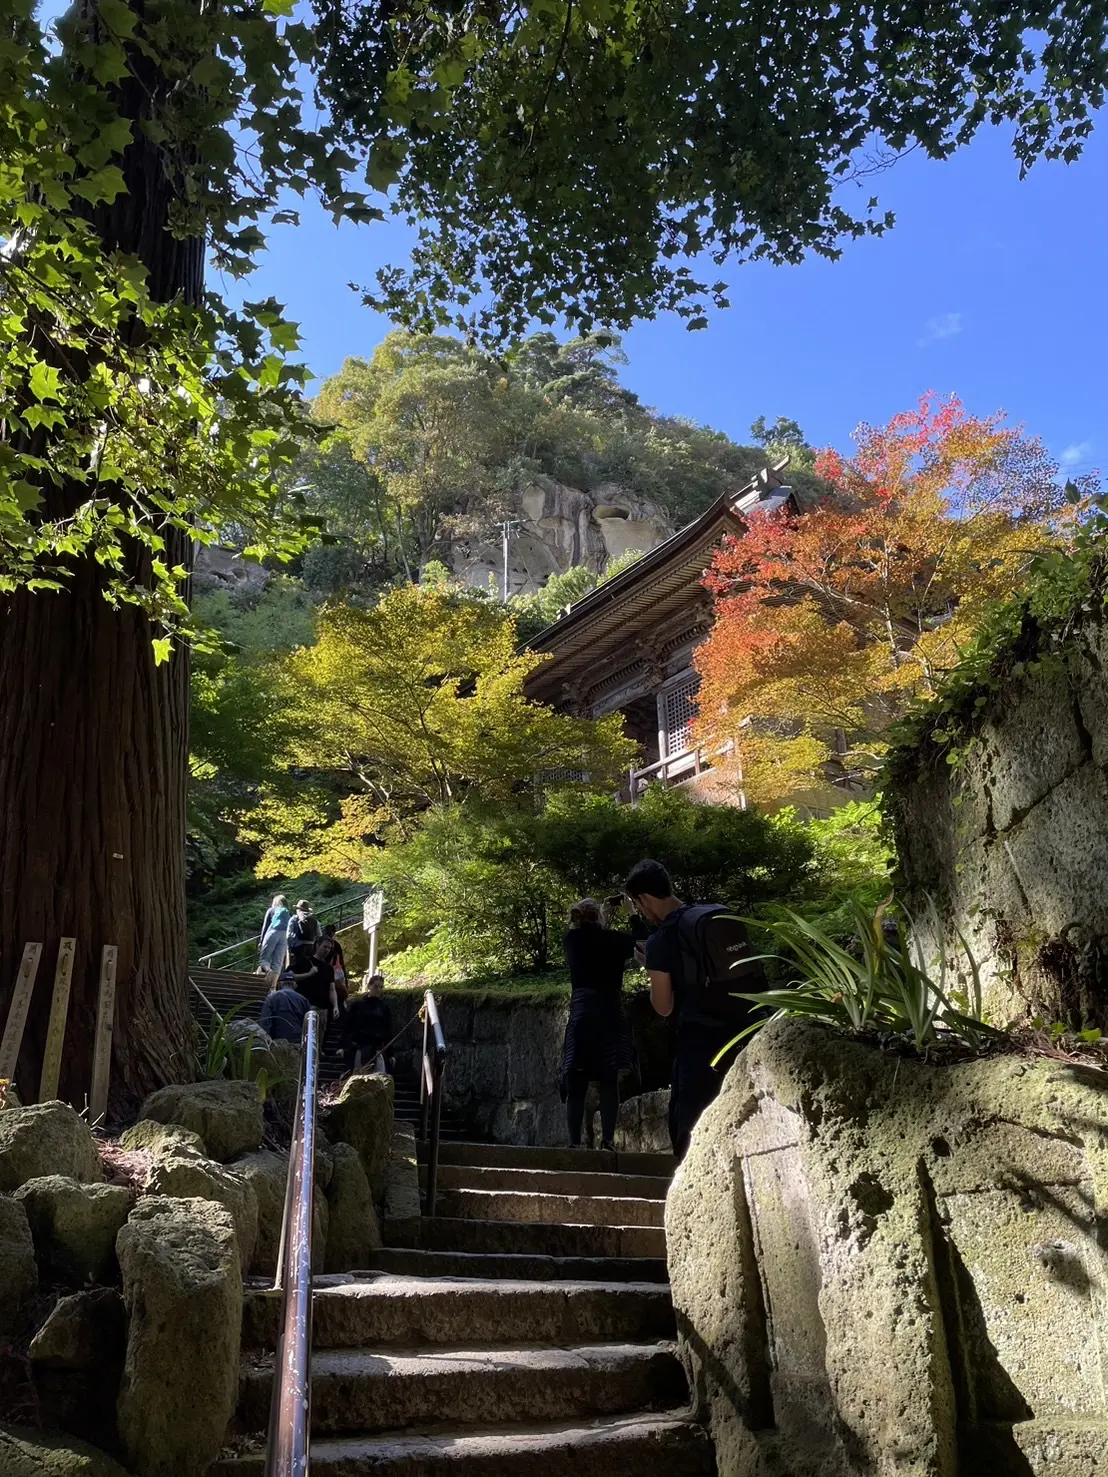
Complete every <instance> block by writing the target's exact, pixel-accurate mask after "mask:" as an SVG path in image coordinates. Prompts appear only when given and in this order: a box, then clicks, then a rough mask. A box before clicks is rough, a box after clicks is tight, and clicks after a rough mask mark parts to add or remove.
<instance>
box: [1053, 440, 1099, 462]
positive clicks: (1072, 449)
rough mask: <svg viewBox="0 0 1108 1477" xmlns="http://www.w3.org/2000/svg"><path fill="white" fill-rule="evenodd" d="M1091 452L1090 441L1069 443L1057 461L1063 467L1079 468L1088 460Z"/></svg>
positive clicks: (1091, 444)
mask: <svg viewBox="0 0 1108 1477" xmlns="http://www.w3.org/2000/svg"><path fill="white" fill-rule="evenodd" d="M1092 451H1093V443H1092V442H1091V441H1071V442H1070V444H1069V445H1068V446H1067V447H1066V449H1065V451H1063V453H1062V455H1061V456H1060V457H1059V458H1058V460H1059V462H1060V463H1061V464H1062V466H1063V467H1067V468H1068V467H1079V466H1080V465H1081V463H1082V462H1087V461H1088V460H1089V457H1090V456H1091V455H1092Z"/></svg>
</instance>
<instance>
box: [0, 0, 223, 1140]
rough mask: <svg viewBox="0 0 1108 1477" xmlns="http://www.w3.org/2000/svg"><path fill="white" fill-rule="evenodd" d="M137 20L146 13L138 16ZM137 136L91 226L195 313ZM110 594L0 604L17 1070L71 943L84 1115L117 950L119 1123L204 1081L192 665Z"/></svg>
mask: <svg viewBox="0 0 1108 1477" xmlns="http://www.w3.org/2000/svg"><path fill="white" fill-rule="evenodd" d="M132 8H133V9H136V10H138V11H139V12H140V14H141V10H142V6H141V3H140V4H136V5H133V7H132ZM80 10H81V15H82V19H83V20H84V22H85V24H86V25H87V26H88V27H89V29H90V31H91V32H93V33H95V28H96V5H95V0H82V3H81V6H80ZM166 85H167V84H166V82H165V79H164V78H161V77H160V76H159V74H157V73H156V71H155V70H154V68H153V66H152V65H151V64H150V63H149V62H148V61H146V60H145V59H142V58H140V57H137V56H136V75H134V76H132V77H130V78H128V79H127V80H126V81H125V82H124V83H123V84H122V86H121V87H120V88H119V89H118V92H117V93H116V102H117V106H118V108H119V111H120V113H121V114H122V115H124V116H126V117H129V118H131V119H132V120H138V119H140V118H142V117H143V116H148V115H149V114H150V113H151V112H152V111H153V110H155V109H156V108H157V106H158V105H159V103H160V101H161V98H160V86H161V87H162V88H164V87H165V86H166ZM133 133H134V135H135V142H133V143H132V144H131V145H130V147H129V148H128V149H127V152H126V154H125V156H124V160H123V164H122V168H123V173H124V178H125V180H126V183H127V193H126V194H123V195H120V196H119V198H118V200H117V201H116V202H114V203H113V204H112V205H110V206H101V207H98V208H97V209H95V210H94V211H90V213H89V218H90V220H91V221H92V223H93V224H94V226H95V227H96V229H97V231H98V233H99V235H100V236H101V239H102V240H103V242H104V244H105V246H106V247H107V248H108V249H118V250H120V251H123V252H127V253H131V254H133V255H135V256H137V257H139V258H140V259H141V260H142V261H143V262H144V263H145V264H146V266H147V268H148V270H149V273H150V276H149V285H150V289H151V292H152V295H153V296H154V297H156V298H157V299H158V300H159V301H163V302H167V301H171V300H173V299H180V300H182V301H184V302H187V303H190V304H196V303H198V302H199V300H200V295H201V292H202V289H203V277H204V243H203V241H202V240H198V239H197V240H177V239H174V237H173V236H172V235H171V234H170V233H169V232H168V231H167V229H166V225H167V221H168V218H169V210H170V207H171V205H172V201H173V185H172V183H171V179H170V177H169V175H168V174H167V172H166V169H165V164H164V160H163V158H162V155H161V154H160V152H159V150H158V149H157V148H156V147H154V146H152V145H151V144H150V143H149V142H148V141H147V140H146V139H145V137H144V136H143V134H142V131H141V129H140V128H137V127H136V128H135V129H134V130H133ZM135 332H136V333H141V332H142V326H141V324H136V326H135ZM89 495H90V491H89V488H88V487H87V486H84V485H81V484H74V485H70V486H63V487H60V488H52V487H48V488H47V489H46V495H45V503H44V507H43V509H42V513H43V516H45V517H49V518H53V517H59V516H61V517H64V516H67V515H68V514H70V513H71V512H72V511H73V509H74V508H75V507H77V506H78V505H79V504H80V503H81V502H83V501H84V499H85V498H87V497H88V496H89ZM97 495H99V496H108V495H110V489H109V488H104V487H101V488H99V489H98V492H97ZM165 536H166V544H167V548H166V557H167V561H168V562H169V563H170V564H171V565H173V564H177V563H180V564H183V565H185V566H186V567H187V566H188V563H189V551H190V544H189V541H188V539H187V538H186V537H184V535H182V534H181V533H180V532H176V531H171V530H165ZM134 564H135V568H136V569H137V570H139V571H140V574H141V571H142V570H143V569H145V568H146V567H147V565H146V559H145V552H144V551H142V550H136V551H135V555H134ZM101 591H102V575H101V571H100V568H99V566H98V565H97V564H96V563H95V561H94V560H92V559H82V560H79V561H76V562H75V564H74V571H73V577H72V580H71V581H70V583H69V586H68V588H67V589H66V590H65V591H64V593H60V594H42V593H40V594H28V593H27V592H25V591H19V592H17V593H15V594H14V595H11V596H8V597H4V598H3V599H0V796H2V797H3V798H2V801H0V1019H2V1020H6V1018H7V1012H8V1007H9V1003H10V1001H11V997H12V988H13V983H14V980H15V975H16V970H17V968H18V964H19V960H20V957H21V954H22V950H23V946H24V944H25V943H27V942H31V941H38V942H41V943H42V944H43V946H44V947H43V955H42V962H41V964H40V966H39V975H38V981H37V984H36V987H35V991H34V994H33V996H32V1002H31V1011H30V1015H29V1018H28V1023H27V1029H26V1032H25V1035H24V1039H23V1048H22V1051H21V1053H20V1058H19V1068H18V1072H17V1085H18V1089H19V1092H20V1095H21V1098H22V1101H23V1102H34V1101H35V1100H36V1099H37V1095H38V1088H39V1074H40V1071H41V1065H42V1055H43V1048H44V1044H45V1040H46V1031H47V1023H48V1019H49V1012H50V1000H51V994H52V983H53V975H54V966H55V961H56V959H57V953H58V943H59V940H60V939H61V938H63V937H65V936H71V937H74V938H76V940H77V950H76V957H75V961H74V969H73V983H72V990H71V994H70V1005H69V1018H68V1027H67V1031H66V1038H65V1050H64V1053H63V1061H62V1077H61V1086H60V1092H61V1095H62V1097H63V1098H65V1099H67V1100H68V1101H70V1102H72V1103H73V1104H74V1105H75V1106H77V1107H83V1106H84V1105H85V1102H86V1098H87V1095H88V1092H89V1089H90V1086H91V1066H92V1054H93V1045H94V1036H95V1029H96V1015H97V1003H98V997H99V975H100V958H101V950H102V948H103V946H104V945H105V944H115V945H117V946H118V949H119V956H118V968H117V1004H116V1012H115V1031H114V1037H113V1044H112V1076H111V1088H110V1103H111V1106H112V1110H113V1111H114V1112H116V1113H118V1112H121V1111H123V1110H125V1109H127V1108H129V1107H131V1106H132V1105H133V1104H134V1103H135V1102H136V1101H137V1100H138V1099H140V1098H141V1097H143V1096H145V1094H146V1093H148V1092H149V1091H151V1090H152V1089H154V1088H156V1087H158V1086H160V1085H162V1084H164V1083H165V1082H168V1081H174V1080H176V1081H181V1080H186V1079H188V1078H190V1077H191V1076H192V1075H193V1071H192V1050H191V1045H192V1038H191V1023H190V1019H189V998H188V984H187V979H186V968H187V952H186V948H187V945H186V927H185V888H184V868H185V856H184V850H185V791H186V784H187V779H188V698H189V663H188V657H187V654H186V653H185V652H184V651H183V650H181V649H180V648H178V649H177V650H176V651H175V653H174V655H173V657H172V659H171V661H170V662H169V663H168V664H166V665H164V666H162V667H160V668H159V667H156V666H155V664H154V656H153V650H152V647H151V638H152V636H153V635H154V634H155V633H154V632H153V631H152V629H151V627H150V625H149V622H148V621H147V619H146V618H145V616H143V615H142V614H141V612H139V611H137V610H135V609H132V608H129V607H125V608H123V609H121V610H115V609H113V608H112V607H111V606H110V605H108V604H107V603H106V602H105V601H104V599H103V598H102V593H101Z"/></svg>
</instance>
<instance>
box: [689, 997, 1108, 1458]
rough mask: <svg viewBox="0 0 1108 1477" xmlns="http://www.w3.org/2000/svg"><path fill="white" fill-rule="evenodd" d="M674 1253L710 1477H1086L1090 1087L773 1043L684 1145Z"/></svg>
mask: <svg viewBox="0 0 1108 1477" xmlns="http://www.w3.org/2000/svg"><path fill="white" fill-rule="evenodd" d="M666 1234H667V1242H668V1249H669V1251H668V1254H669V1268H670V1280H671V1284H672V1287H673V1297H674V1303H675V1306H676V1310H677V1315H678V1327H679V1330H680V1334H681V1340H682V1344H683V1346H684V1351H685V1355H686V1358H687V1360H688V1362H689V1365H690V1368H691V1371H692V1375H693V1388H694V1391H695V1395H696V1399H697V1403H698V1406H699V1410H700V1414H701V1415H702V1416H704V1417H705V1418H706V1419H707V1420H708V1422H709V1424H710V1427H711V1430H712V1434H713V1436H714V1438H715V1443H716V1452H717V1460H718V1466H719V1474H720V1477H740V1474H741V1477H747V1474H751V1473H756V1472H763V1471H764V1472H769V1471H771V1470H772V1471H787V1472H789V1473H804V1474H807V1473H809V1472H812V1473H815V1472H819V1473H823V1472H827V1473H835V1474H837V1477H862V1474H872V1473H892V1472H897V1473H913V1474H920V1477H923V1474H928V1477H955V1474H965V1473H970V1472H973V1473H977V1472H982V1473H986V1472H987V1473H988V1474H989V1477H1009V1474H1011V1477H1016V1474H1027V1473H1029V1472H1031V1471H1032V1470H1033V1471H1034V1472H1035V1474H1036V1477H1073V1474H1075V1473H1078V1472H1081V1473H1085V1472H1088V1473H1092V1472H1094V1471H1095V1470H1096V1462H1095V1461H1094V1462H1093V1463H1092V1464H1091V1465H1090V1461H1089V1457H1090V1453H1091V1452H1094V1451H1096V1450H1099V1449H1103V1446H1104V1444H1105V1441H1106V1439H1108V1398H1106V1391H1105V1383H1104V1379H1103V1376H1102V1372H1101V1363H1100V1353H1099V1347H1100V1344H1099V1341H1100V1334H1101V1327H1102V1321H1103V1315H1102V1312H1101V1309H1102V1306H1103V1303H1102V1299H1103V1297H1104V1295H1105V1293H1106V1292H1108V1075H1106V1074H1103V1073H1099V1072H1092V1071H1088V1070H1085V1069H1083V1068H1081V1067H1078V1066H1074V1065H1071V1064H1069V1063H1066V1062H1060V1061H1054V1060H1049V1059H1042V1058H1040V1059H1029V1058H1026V1057H1023V1056H1018V1055H1000V1056H995V1057H991V1058H987V1059H984V1060H970V1061H962V1062H961V1063H953V1064H946V1065H931V1064H929V1063H924V1062H920V1061H916V1060H912V1059H906V1058H903V1057H901V1056H899V1055H897V1054H894V1053H892V1052H883V1051H881V1050H878V1049H877V1048H875V1047H872V1046H868V1045H864V1044H861V1043H859V1042H855V1041H852V1040H849V1039H847V1038H846V1037H844V1036H842V1035H839V1034H836V1033H833V1032H831V1031H829V1030H825V1029H822V1028H818V1027H813V1026H805V1025H801V1024H798V1023H796V1022H793V1023H784V1022H782V1023H778V1024H775V1025H773V1026H769V1027H767V1028H765V1029H764V1030H763V1031H762V1032H761V1033H760V1034H759V1035H758V1036H757V1037H756V1038H755V1039H754V1042H753V1043H752V1044H751V1045H750V1046H749V1047H748V1048H747V1049H746V1051H745V1052H743V1053H742V1055H741V1056H740V1057H739V1059H738V1061H737V1063H736V1064H735V1066H734V1067H733V1068H732V1070H731V1071H730V1073H729V1074H728V1076H727V1079H726V1081H725V1083H724V1085H723V1089H722V1091H721V1093H720V1095H719V1097H718V1098H717V1099H716V1101H715V1102H714V1103H713V1104H712V1105H711V1107H710V1108H709V1109H708V1110H707V1111H706V1112H705V1113H704V1115H703V1117H702V1118H701V1120H700V1122H699V1124H698V1125H697V1127H696V1130H695V1132H694V1134H693V1139H692V1145H691V1148H690V1150H689V1152H688V1155H687V1156H686V1158H685V1160H684V1162H683V1163H682V1165H681V1167H680V1169H679V1170H678V1173H677V1176H676V1178H675V1180H674V1183H673V1186H672V1188H671V1190H670V1193H669V1198H668V1201H667V1206H666ZM1098 1460H1099V1459H1098Z"/></svg>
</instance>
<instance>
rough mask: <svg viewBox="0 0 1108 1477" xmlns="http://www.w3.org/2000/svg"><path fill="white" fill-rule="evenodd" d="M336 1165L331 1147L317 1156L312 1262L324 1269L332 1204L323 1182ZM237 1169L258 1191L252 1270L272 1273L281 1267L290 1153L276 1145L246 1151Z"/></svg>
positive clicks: (229, 1166) (261, 1273)
mask: <svg viewBox="0 0 1108 1477" xmlns="http://www.w3.org/2000/svg"><path fill="white" fill-rule="evenodd" d="M331 1167H332V1163H331V1153H330V1151H325V1152H321V1153H320V1154H318V1155H317V1156H316V1193H315V1214H314V1216H313V1218H312V1266H313V1268H314V1269H315V1271H317V1272H322V1271H323V1263H324V1259H325V1256H326V1251H327V1232H328V1221H329V1214H328V1205H327V1198H326V1194H325V1192H324V1189H323V1184H322V1183H321V1182H326V1181H328V1180H329V1179H330V1170H331ZM227 1168H228V1169H230V1170H233V1171H234V1173H235V1174H236V1175H238V1176H239V1178H240V1179H242V1180H243V1181H244V1182H245V1183H246V1184H248V1185H249V1186H250V1188H251V1189H252V1191H253V1193H254V1197H255V1200H256V1202H257V1206H258V1235H257V1240H256V1241H255V1243H254V1255H253V1259H252V1261H251V1264H250V1270H251V1271H252V1272H254V1273H255V1274H257V1275H258V1276H262V1277H272V1276H274V1275H275V1273H276V1271H277V1248H278V1243H279V1242H280V1239H281V1221H282V1217H283V1215H284V1209H285V1186H286V1184H287V1183H288V1173H289V1156H288V1155H287V1154H279V1153H276V1152H275V1151H274V1150H272V1149H258V1150H256V1151H255V1152H254V1153H253V1154H244V1155H243V1157H242V1158H241V1159H236V1160H235V1162H234V1164H230V1165H228V1166H227Z"/></svg>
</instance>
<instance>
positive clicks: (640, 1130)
mask: <svg viewBox="0 0 1108 1477" xmlns="http://www.w3.org/2000/svg"><path fill="white" fill-rule="evenodd" d="M600 1139H601V1128H600V1114H599V1113H596V1114H594V1115H593V1142H594V1144H595V1145H596V1146H597V1147H599V1145H600ZM615 1146H616V1148H617V1150H619V1151H620V1152H621V1153H624V1154H628V1153H633V1154H668V1153H669V1152H670V1149H671V1147H672V1146H671V1144H670V1139H669V1088H668V1087H661V1088H658V1089H657V1090H656V1091H655V1092H644V1093H640V1094H639V1095H638V1096H637V1097H629V1098H625V1099H624V1101H623V1102H622V1103H620V1105H619V1117H618V1118H617V1119H616V1134H615Z"/></svg>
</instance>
